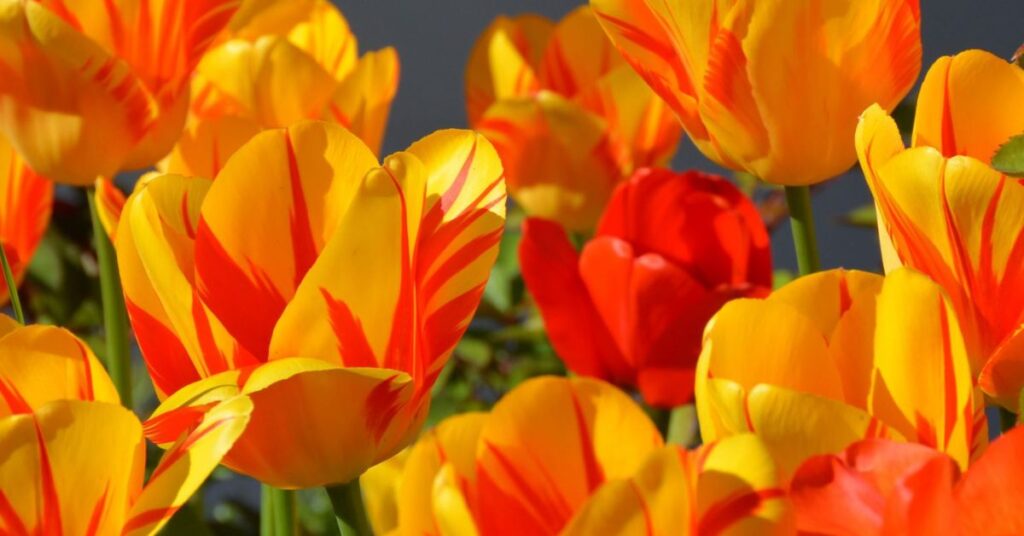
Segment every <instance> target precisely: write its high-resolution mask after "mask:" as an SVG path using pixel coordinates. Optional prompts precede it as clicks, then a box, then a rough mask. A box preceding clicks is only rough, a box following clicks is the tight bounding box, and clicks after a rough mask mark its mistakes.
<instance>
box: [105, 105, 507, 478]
mask: <svg viewBox="0 0 1024 536" xmlns="http://www.w3.org/2000/svg"><path fill="white" fill-rule="evenodd" d="M254 179H257V180H254ZM504 202H505V189H504V181H503V178H502V170H501V163H500V161H499V160H498V157H497V155H496V154H495V153H494V150H493V148H492V147H491V145H490V144H489V143H488V142H487V141H486V139H484V138H483V137H481V136H478V135H476V134H473V133H471V132H467V131H457V130H448V131H440V132H437V133H434V134H432V135H430V136H427V137H426V138H423V139H422V140H420V141H418V142H416V143H414V144H413V145H412V146H410V147H409V149H408V150H406V151H403V152H399V153H396V154H393V155H391V156H389V157H388V158H386V159H385V160H384V164H383V165H381V164H379V163H378V162H377V158H376V157H375V156H374V154H373V152H372V151H371V150H370V149H369V148H368V147H367V146H366V145H365V144H364V143H363V142H362V141H360V140H359V138H357V137H356V136H355V135H353V134H352V133H350V132H349V131H347V130H345V129H343V128H341V127H339V126H337V125H333V124H329V123H324V122H302V123H298V124H296V125H295V126H292V127H290V128H289V129H287V130H268V131H266V132H263V133H260V134H258V135H257V136H255V137H254V138H253V139H252V140H250V141H249V142H247V143H246V144H245V145H244V146H243V147H242V148H241V149H239V150H238V151H237V152H236V153H235V155H234V156H233V157H232V158H231V159H230V160H229V161H228V162H227V163H226V164H225V165H224V167H223V169H221V171H220V173H219V174H218V175H217V178H216V180H215V181H210V180H208V179H203V178H185V177H182V176H178V175H163V176H160V177H156V178H153V179H152V180H150V181H149V182H148V183H147V184H146V185H145V186H144V187H142V188H141V189H140V190H139V191H137V192H135V193H134V194H132V196H130V197H129V199H128V201H127V203H126V204H125V207H124V212H123V213H122V215H121V224H120V226H119V228H118V232H117V249H118V258H119V261H120V268H121V274H122V277H123V283H124V291H125V298H126V302H127V308H128V312H129V316H130V318H131V322H132V325H133V327H134V328H135V333H136V337H137V339H138V341H139V346H140V348H141V350H142V354H143V357H144V358H145V361H146V365H147V367H148V368H149V372H150V375H151V376H152V378H153V383H154V386H155V388H156V390H157V393H158V395H159V396H160V398H161V399H163V403H162V404H161V406H160V407H159V408H157V410H156V412H155V414H154V416H153V417H152V419H151V420H150V424H149V427H148V431H147V433H148V434H149V437H150V438H151V439H154V441H156V442H157V443H159V444H165V443H166V442H167V440H168V439H171V438H173V437H176V436H177V435H178V433H179V432H178V428H179V427H181V426H182V425H186V424H188V423H189V422H191V421H192V420H193V419H195V418H198V417H199V416H201V415H202V413H203V410H204V408H205V407H207V405H208V404H209V403H211V402H214V401H216V400H220V399H222V398H223V397H225V396H234V394H235V393H239V392H240V393H243V394H247V395H249V396H250V397H251V398H252V400H253V403H254V405H255V409H254V411H253V415H252V422H251V423H250V425H249V426H248V428H247V429H246V431H245V433H244V434H243V435H242V437H241V438H240V439H239V441H238V443H237V444H236V445H235V447H234V449H233V450H232V452H231V453H230V454H229V455H228V456H227V457H226V458H225V464H226V465H228V466H229V467H232V468H234V469H236V470H238V471H240V472H243V473H245V474H248V475H251V476H253V477H255V478H257V479H259V480H261V481H263V482H264V483H266V484H269V485H272V486H275V487H279V488H302V487H311V486H320V485H325V484H338V483H347V482H350V481H352V480H353V479H354V478H355V477H357V476H358V475H359V474H360V473H362V472H363V471H364V470H365V469H366V468H368V467H370V466H372V465H374V464H376V463H378V462H380V461H382V460H384V459H387V458H389V457H391V456H392V455H393V454H395V453H396V452H398V451H399V450H401V448H402V447H403V446H405V444H407V443H408V442H410V441H411V440H412V439H413V437H414V436H415V435H416V433H417V432H418V430H419V427H420V424H421V423H422V421H423V419H424V417H425V415H426V411H427V407H428V403H429V395H430V388H431V385H432V384H433V382H434V380H435V379H436V378H437V376H438V374H439V373H440V372H441V369H442V367H443V366H444V364H445V362H446V361H447V359H448V357H449V356H450V354H451V352H452V350H453V349H454V347H455V344H456V343H457V341H458V340H459V338H460V337H461V335H462V333H463V331H464V330H465V329H466V327H467V325H468V323H469V319H470V317H471V315H472V314H473V312H474V310H475V309H476V306H477V304H478V303H479V300H480V296H481V294H482V293H483V288H484V285H485V283H486V280H487V276H488V273H489V271H490V268H491V266H492V265H493V263H494V260H495V258H496V256H497V248H498V242H499V241H500V239H501V233H502V229H503V225H504V211H505V205H504Z"/></svg>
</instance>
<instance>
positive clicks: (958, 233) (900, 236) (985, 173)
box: [857, 50, 1024, 409]
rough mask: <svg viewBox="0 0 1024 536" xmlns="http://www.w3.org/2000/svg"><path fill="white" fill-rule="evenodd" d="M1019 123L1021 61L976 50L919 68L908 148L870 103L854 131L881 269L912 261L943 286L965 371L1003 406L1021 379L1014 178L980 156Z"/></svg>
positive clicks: (1022, 259) (1021, 255) (1018, 201)
mask: <svg viewBox="0 0 1024 536" xmlns="http://www.w3.org/2000/svg"><path fill="white" fill-rule="evenodd" d="M1022 132H1024V70H1021V69H1020V68H1019V67H1017V66H1016V65H1014V64H1011V63H1008V62H1007V61H1005V60H1003V59H1000V58H998V57H996V56H993V55H992V54H989V53H988V52H983V51H980V50H971V51H967V52H963V53H961V54H958V55H957V56H954V57H945V58H941V59H939V60H938V61H937V62H936V63H935V65H933V66H932V68H931V69H930V70H929V71H928V75H927V76H926V77H925V80H924V84H923V85H922V86H921V94H920V96H919V97H918V104H917V115H916V119H915V123H914V133H913V136H912V140H911V147H909V148H907V147H904V145H903V141H902V139H901V138H900V134H899V130H898V129H897V128H896V123H895V122H894V121H893V120H892V118H890V117H889V116H888V115H887V114H886V113H885V112H884V111H883V110H882V109H880V108H878V107H872V108H869V109H868V110H867V111H866V112H864V115H863V117H862V118H861V124H860V126H859V128H858V130H857V147H858V151H859V153H860V160H861V167H862V168H863V169H864V175H865V176H866V177H867V180H868V185H869V186H870V187H871V191H872V193H873V195H874V198H875V205H876V206H877V208H878V221H879V236H880V238H881V243H882V256H883V260H884V261H885V264H886V269H887V270H892V269H894V268H896V267H898V266H901V265H905V266H910V267H912V268H914V269H915V270H919V271H921V272H923V273H925V274H927V275H928V276H929V277H931V278H932V279H933V280H935V282H937V283H938V284H940V285H942V288H943V289H945V291H946V293H947V294H948V295H949V297H950V299H951V301H952V303H953V307H954V309H955V310H956V312H957V317H958V320H959V322H960V325H961V326H962V328H963V332H964V338H965V339H966V342H967V353H968V357H969V358H970V362H971V370H972V371H973V372H974V374H975V375H976V376H977V377H979V378H980V380H979V383H980V384H981V387H982V389H984V391H985V392H986V393H987V394H989V395H990V396H992V397H993V398H995V399H996V400H998V401H999V402H1000V403H1002V404H1004V405H1006V406H1007V407H1010V408H1013V409H1016V408H1017V403H1018V393H1019V392H1020V390H1021V387H1022V386H1024V184H1022V183H1021V182H1020V181H1019V180H1017V179H1014V178H1011V177H1007V176H1005V175H1002V174H1001V173H999V172H998V171H996V170H995V169H993V168H992V167H991V166H990V164H989V162H990V161H991V159H992V157H993V155H994V154H995V152H996V149H998V148H999V146H1000V145H1001V144H1002V143H1005V142H1006V141H1007V140H1008V139H1009V138H1011V137H1012V136H1016V135H1018V134H1021V133H1022ZM979 375H980V376H979Z"/></svg>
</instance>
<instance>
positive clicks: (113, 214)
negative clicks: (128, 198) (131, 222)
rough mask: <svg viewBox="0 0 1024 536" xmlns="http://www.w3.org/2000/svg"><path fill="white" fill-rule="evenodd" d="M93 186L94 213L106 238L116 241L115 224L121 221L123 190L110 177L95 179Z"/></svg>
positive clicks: (123, 199) (123, 200)
mask: <svg viewBox="0 0 1024 536" xmlns="http://www.w3.org/2000/svg"><path fill="white" fill-rule="evenodd" d="M94 187H95V192H93V194H92V195H93V197H94V202H95V203H96V215H97V216H98V217H99V220H100V225H102V226H103V230H104V231H105V232H106V233H107V238H109V239H110V242H111V243H116V242H117V224H118V223H119V222H120V221H121V211H122V210H124V202H125V195H124V192H122V191H121V189H120V188H118V187H117V185H116V184H114V181H112V180H110V179H104V178H99V179H96V184H95V186H94Z"/></svg>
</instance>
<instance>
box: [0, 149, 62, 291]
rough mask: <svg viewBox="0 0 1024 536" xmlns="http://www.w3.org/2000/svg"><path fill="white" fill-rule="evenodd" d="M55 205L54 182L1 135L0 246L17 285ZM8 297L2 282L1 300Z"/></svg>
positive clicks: (0, 287) (0, 286)
mask: <svg viewBox="0 0 1024 536" xmlns="http://www.w3.org/2000/svg"><path fill="white" fill-rule="evenodd" d="M52 205H53V183H52V182H50V181H48V180H46V179H45V178H44V177H40V176H39V175H37V174H36V173H35V172H34V171H32V170H31V169H29V167H28V166H27V165H26V164H25V162H24V161H23V160H22V159H21V157H19V156H18V153H16V152H14V148H13V147H11V146H10V145H9V144H8V143H7V141H6V140H4V139H3V137H0V247H3V248H4V252H5V253H7V260H8V262H10V264H11V272H12V273H13V275H14V280H15V283H16V284H18V283H21V279H22V277H24V275H25V270H26V269H27V268H28V264H29V262H30V261H31V260H32V255H33V254H34V253H35V251H36V247H37V246H38V245H39V242H40V240H42V239H43V233H45V232H46V226H47V225H48V224H49V223H50V209H51V207H52ZM2 279H3V278H2V277H0V281H2ZM7 298H8V296H7V285H3V284H0V302H3V301H5V300H6V299H7Z"/></svg>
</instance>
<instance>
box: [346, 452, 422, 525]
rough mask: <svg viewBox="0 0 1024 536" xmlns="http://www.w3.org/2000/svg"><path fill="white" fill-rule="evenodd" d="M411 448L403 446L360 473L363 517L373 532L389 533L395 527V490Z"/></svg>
mask: <svg viewBox="0 0 1024 536" xmlns="http://www.w3.org/2000/svg"><path fill="white" fill-rule="evenodd" d="M411 450H412V447H409V448H406V449H405V450H403V451H401V452H399V453H398V454H395V455H394V456H392V457H390V458H388V459H386V460H384V461H382V462H380V463H378V464H377V465H374V466H373V467H371V468H369V469H367V470H366V472H365V473H363V474H362V475H360V476H359V487H360V488H362V490H363V500H364V501H365V503H366V516H367V517H369V518H370V525H371V526H372V527H373V533H374V534H390V533H391V532H392V531H394V530H395V529H397V528H398V515H399V507H398V489H399V486H400V485H401V483H402V480H403V471H404V469H405V466H406V460H408V459H409V453H410V451H411ZM403 508H404V505H403Z"/></svg>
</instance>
